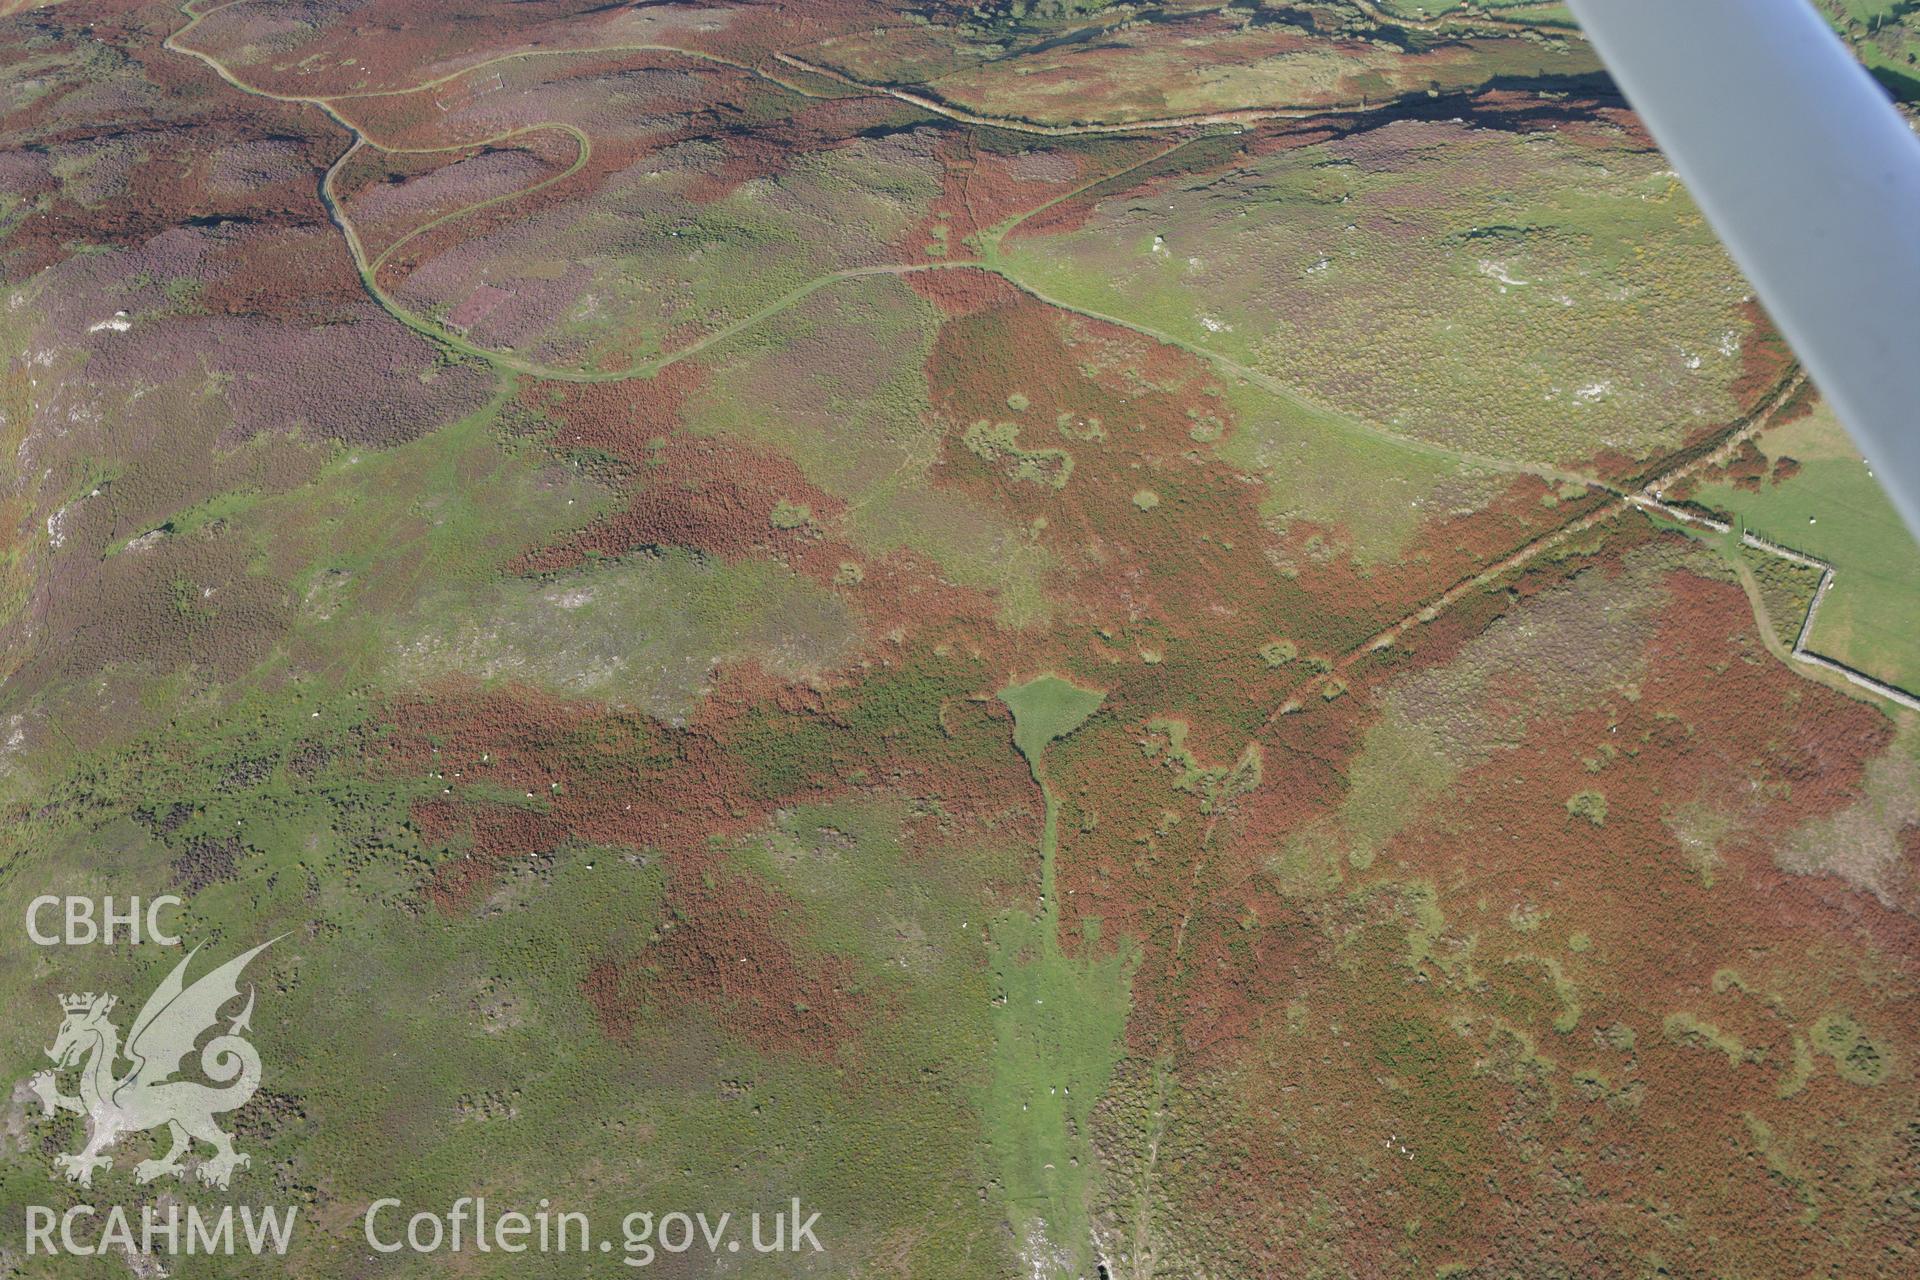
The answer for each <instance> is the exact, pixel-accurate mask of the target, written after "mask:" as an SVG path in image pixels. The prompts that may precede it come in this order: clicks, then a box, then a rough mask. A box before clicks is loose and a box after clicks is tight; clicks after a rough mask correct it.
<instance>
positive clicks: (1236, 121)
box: [773, 53, 1389, 138]
mask: <svg viewBox="0 0 1920 1280" xmlns="http://www.w3.org/2000/svg"><path fill="white" fill-rule="evenodd" d="M773 59H774V61H775V62H778V63H781V64H782V65H784V66H789V67H792V68H793V69H794V70H796V71H804V72H806V73H807V74H808V75H813V76H819V77H820V78H822V79H824V80H831V81H833V82H834V83H835V84H840V85H845V86H846V87H848V88H850V89H857V90H859V91H860V92H862V93H866V94H874V95H880V96H885V97H889V98H897V99H899V100H900V101H901V102H905V103H908V104H910V105H912V106H915V107H918V108H920V109H921V110H922V111H931V112H933V113H934V114H935V115H940V116H945V117H946V118H947V119H949V120H953V121H956V122H958V123H960V124H970V125H976V126H979V127H981V128H985V129H1002V130H1005V131H1006V132H1008V133H1026V134H1032V135H1034V136H1036V137H1042V138H1075V137H1090V136H1098V135H1103V134H1126V133H1160V132H1165V131H1166V130H1169V129H1193V128H1201V127H1205V126H1208V125H1238V126H1241V127H1245V126H1249V125H1256V124H1265V123H1267V122H1269V121H1273V120H1313V119H1316V118H1318V117H1321V116H1330V115H1361V114H1366V113H1371V112H1374V111H1378V110H1381V109H1382V108H1383V107H1384V106H1387V105H1389V104H1387V103H1366V102H1340V103H1329V104H1327V105H1325V106H1296V107H1246V108H1241V109H1238V110H1232V111H1203V112H1198V113H1195V114H1192V115H1179V116H1143V117H1141V118H1140V119H1138V120H1111V121H1101V122H1095V123H1081V124H1047V123H1045V122H1043V121H1038V120H1022V119H1020V118H1018V117H1017V116H988V115H981V114H980V113H978V112H975V111H969V110H968V109H967V108H965V107H960V106H955V105H954V104H953V103H950V102H943V101H941V100H940V99H939V98H936V97H933V96H931V95H929V94H925V93H916V92H914V91H913V90H912V89H902V88H900V87H898V86H896V85H885V84H873V83H870V82H868V81H865V80H856V79H854V78H853V77H852V76H850V75H847V74H846V73H845V72H842V71H836V70H834V69H833V68H832V67H825V66H821V65H820V64H819V63H817V62H809V61H807V60H806V59H805V58H798V57H795V56H794V55H793V54H790V53H776V54H774V55H773Z"/></svg>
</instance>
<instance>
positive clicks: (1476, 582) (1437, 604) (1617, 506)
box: [1260, 369, 1806, 732]
mask: <svg viewBox="0 0 1920 1280" xmlns="http://www.w3.org/2000/svg"><path fill="white" fill-rule="evenodd" d="M1805 382H1806V374H1805V373H1804V372H1801V371H1799V370H1797V369H1796V371H1795V372H1794V373H1793V374H1792V375H1790V376H1789V377H1788V378H1787V379H1786V380H1785V381H1784V382H1783V383H1782V384H1781V385H1780V387H1779V388H1778V389H1777V390H1775V392H1774V394H1773V395H1772V396H1771V397H1769V398H1768V399H1767V400H1766V402H1765V403H1763V404H1762V405H1760V406H1759V407H1758V408H1756V409H1754V410H1753V411H1752V412H1750V413H1748V414H1747V415H1746V416H1745V417H1744V418H1742V419H1741V420H1740V421H1739V422H1738V423H1736V424H1735V426H1734V427H1733V428H1732V429H1731V430H1730V431H1728V432H1727V434H1726V435H1725V436H1724V437H1723V438H1722V439H1721V440H1720V442H1719V443H1718V444H1716V445H1715V446H1714V447H1713V449H1712V450H1710V451H1708V452H1706V453H1703V454H1699V455H1698V456H1695V457H1692V458H1689V459H1687V460H1686V461H1684V462H1680V463H1677V464H1675V465H1673V466H1671V467H1668V468H1664V469H1662V470H1661V471H1660V472H1658V473H1657V474H1656V475H1654V476H1653V477H1652V478H1651V479H1649V480H1648V481H1646V482H1645V483H1644V484H1642V485H1641V486H1640V487H1639V488H1637V489H1635V490H1634V491H1632V492H1631V493H1626V494H1621V495H1619V496H1617V497H1614V498H1613V499H1611V500H1610V501H1608V502H1606V503H1604V504H1602V505H1601V506H1599V507H1597V508H1595V509H1594V510H1592V511H1590V512H1588V513H1587V514H1586V515H1584V516H1579V517H1577V518H1575V519H1573V520H1570V521H1568V522H1567V523H1566V524H1563V525H1561V526H1560V527H1559V528H1557V529H1555V530H1553V531H1552V532H1550V533H1546V534H1542V535H1541V536H1540V537H1538V538H1536V539H1534V540H1533V541H1532V542H1529V543H1527V544H1526V545H1525V546H1524V547H1521V548H1519V549H1518V550H1516V551H1513V552H1512V553H1510V554H1508V555H1506V556H1503V557H1502V558H1501V559H1499V560H1497V561H1495V562H1494V563H1493V564H1491V565H1488V566H1487V567H1486V568H1484V569H1482V570H1480V571H1479V572H1477V573H1474V574H1472V575H1471V576H1469V577H1466V578H1462V579H1461V580H1460V581H1459V582H1456V583H1454V584H1453V585H1452V586H1451V587H1448V588H1447V589H1446V590H1445V591H1443V592H1441V593H1440V594H1439V595H1438V596H1436V597H1434V598H1433V599H1432V600H1429V601H1428V602H1427V603H1426V604H1424V605H1422V606H1421V607H1420V608H1418V609H1416V610H1414V611H1413V612H1411V613H1409V614H1407V615H1406V616H1405V617H1403V618H1401V619H1400V620H1399V621H1397V622H1395V623H1393V624H1392V625H1391V626H1389V627H1387V628H1386V629H1385V630H1383V631H1378V632H1375V633H1374V634H1373V635H1371V636H1369V637H1368V638H1367V639H1365V640H1363V641H1361V642H1360V643H1359V644H1357V645H1355V646H1354V647H1353V648H1351V649H1349V650H1347V651H1346V652H1345V653H1343V654H1341V655H1340V656H1339V657H1338V658H1336V659H1335V660H1334V661H1333V663H1332V664H1331V666H1330V669H1329V670H1327V671H1324V672H1322V673H1320V674H1319V675H1316V676H1314V677H1313V678H1312V679H1310V680H1307V681H1305V682H1303V683H1302V684H1300V685H1298V686H1296V687H1295V688H1294V690H1293V691H1292V692H1290V693H1289V694H1288V696H1287V698H1286V700H1285V701H1284V702H1282V703H1281V704H1280V705H1279V706H1277V707H1275V708H1274V709H1273V711H1272V713H1270V714H1269V715H1268V716H1267V718H1266V719H1265V720H1264V721H1262V722H1261V727H1260V728H1261V731H1262V732H1264V731H1265V730H1267V729H1269V728H1271V727H1272V726H1273V725H1274V723H1275V722H1276V721H1278V720H1279V719H1280V718H1281V717H1282V716H1286V715H1291V714H1293V713H1294V712H1296V711H1299V710H1300V709H1301V708H1302V707H1304V706H1305V705H1306V703H1305V702H1304V701H1303V699H1305V698H1306V697H1307V696H1308V695H1310V694H1313V693H1314V692H1316V691H1318V690H1321V689H1324V688H1325V687H1326V686H1327V685H1328V683H1329V682H1330V681H1333V680H1335V679H1338V678H1339V677H1340V676H1341V675H1342V674H1344V673H1345V672H1348V671H1350V670H1352V669H1353V667H1354V665H1355V664H1357V663H1359V662H1361V661H1362V660H1364V659H1365V658H1366V657H1367V655H1369V654H1371V653H1374V652H1377V651H1378V650H1381V649H1385V648H1387V647H1389V646H1390V645H1392V644H1393V643H1394V642H1395V641H1397V640H1399V639H1400V637H1401V636H1403V635H1405V634H1406V633H1407V632H1408V631H1409V630H1411V629H1412V628H1414V627H1416V626H1419V625H1420V624H1422V623H1425V622H1430V621H1432V620H1433V619H1434V618H1436V617H1438V616H1439V615H1440V614H1441V613H1442V612H1444V611H1445V610H1446V609H1447V608H1449V607H1451V606H1452V605H1453V604H1455V603H1457V602H1458V601H1459V600H1460V599H1461V598H1462V597H1464V596H1465V595H1466V594H1467V593H1469V592H1471V591H1476V590H1479V589H1481V588H1483V587H1486V586H1490V585H1491V584H1493V583H1494V582H1496V581H1498V580H1499V579H1500V578H1503V577H1505V576H1506V575H1508V574H1510V573H1512V572H1513V571H1514V570H1516V569H1519V568H1522V567H1524V566H1525V565H1527V564H1529V563H1531V562H1532V561H1534V560H1537V559H1539V558H1540V557H1541V556H1543V555H1546V554H1547V553H1548V552H1550V551H1554V550H1557V549H1558V548H1560V547H1562V546H1564V545H1566V543H1567V542H1568V541H1569V540H1571V539H1573V538H1576V537H1578V536H1579V535H1580V534H1583V533H1585V532H1587V531H1588V530H1590V529H1592V528H1594V527H1595V526H1597V525H1601V524H1604V523H1606V522H1607V521H1609V520H1611V519H1613V518H1614V517H1615V516H1618V515H1622V514H1624V513H1625V512H1627V511H1630V510H1635V509H1644V508H1645V507H1647V506H1648V505H1661V498H1660V494H1661V492H1662V491H1663V490H1665V489H1666V488H1668V487H1670V486H1671V485H1673V484H1675V483H1676V482H1678V481H1680V480H1684V479H1686V478H1687V477H1688V476H1691V475H1694V474H1696V473H1698V472H1700V471H1704V470H1706V469H1708V468H1710V467H1715V466H1718V465H1720V464H1721V463H1723V462H1725V461H1726V460H1727V459H1728V458H1730V457H1731V456H1732V455H1733V454H1734V452H1735V451H1736V450H1738V449H1739V447H1740V446H1741V445H1742V444H1743V443H1745V442H1746V441H1747V440H1750V439H1752V438H1753V437H1754V436H1755V435H1758V434H1759V433H1760V432H1761V431H1762V430H1763V429H1764V428H1765V427H1766V425H1767V424H1768V423H1769V422H1771V421H1773V418H1774V416H1775V415H1776V414H1778V413H1779V412H1780V410H1781V409H1783V408H1785V407H1786V405H1787V404H1788V402H1789V401H1791V400H1792V399H1793V398H1794V396H1795V395H1797V394H1798V393H1799V391H1800V389H1801V387H1802V385H1803V384H1804V383H1805Z"/></svg>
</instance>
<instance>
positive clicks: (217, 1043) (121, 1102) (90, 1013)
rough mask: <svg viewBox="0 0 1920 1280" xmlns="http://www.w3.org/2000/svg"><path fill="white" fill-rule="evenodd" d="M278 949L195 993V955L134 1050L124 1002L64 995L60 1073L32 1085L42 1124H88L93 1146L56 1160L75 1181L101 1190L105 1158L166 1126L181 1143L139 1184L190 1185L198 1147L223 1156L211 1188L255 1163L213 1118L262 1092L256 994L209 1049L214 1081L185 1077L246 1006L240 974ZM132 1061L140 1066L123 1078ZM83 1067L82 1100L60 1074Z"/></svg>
mask: <svg viewBox="0 0 1920 1280" xmlns="http://www.w3.org/2000/svg"><path fill="white" fill-rule="evenodd" d="M276 941H278V939H272V940H269V941H267V942H263V943H261V944H260V945H259V946H257V947H255V948H254V949H253V950H251V951H248V952H246V953H245V954H243V955H241V956H238V957H236V958H235V959H232V960H229V961H227V963H225V964H223V965H221V966H220V967H219V968H218V969H215V970H213V971H212V972H211V973H208V974H206V975H204V976H202V977H201V978H200V979H198V980H197V981H196V982H194V984H193V985H192V986H188V985H187V981H186V974H187V965H188V964H189V963H190V962H191V961H192V960H193V957H194V956H195V955H197V954H198V953H199V950H200V948H198V947H195V948H194V949H193V950H192V951H190V952H188V953H187V955H186V956H185V958H183V959H182V960H181V961H180V963H179V964H177V965H175V966H174V968H173V972H172V973H169V974H168V975H167V976H166V978H165V980H163V981H162V982H161V983H160V985H159V986H158V987H156V988H155V989H154V992H153V994H152V995H151V996H149V997H147V1002H146V1004H144V1005H142V1006H141V1009H140V1013H139V1016H137V1017H136V1018H134V1020H133V1026H132V1027H131V1028H130V1029H129V1030H128V1032H127V1038H126V1045H125V1048H124V1049H123V1048H122V1047H121V1040H120V1029H119V1028H118V1027H116V1026H115V1025H114V1024H113V1022H112V1021H111V1020H110V1019H109V1018H108V1016H107V1015H108V1014H110V1013H112V1012H113V1007H114V1005H115V1003H117V999H116V997H114V996H110V995H95V994H94V993H93V992H91V991H89V992H87V993H85V994H84V995H71V996H61V997H60V1007H61V1009H63V1010H64V1011H65V1012H66V1019H65V1020H64V1021H63V1022H61V1024H60V1034H59V1035H57V1036H55V1037H54V1041H53V1047H52V1048H50V1049H48V1050H47V1056H48V1057H50V1058H52V1059H53V1061H54V1066H55V1069H54V1070H53V1071H42V1072H41V1073H40V1074H38V1075H36V1076H34V1077H33V1079H31V1080H30V1081H28V1082H27V1083H28V1087H29V1088H30V1089H32V1090H33V1092H34V1094H35V1095H36V1096H37V1097H38V1098H39V1099H40V1105H41V1107H42V1108H43V1109H44V1111H45V1114H44V1115H43V1116H42V1117H41V1119H43V1120H50V1119H52V1118H54V1117H55V1116H56V1115H58V1114H59V1113H60V1112H62V1111H75V1112H78V1113H80V1114H81V1115H83V1116H85V1117H86V1118H87V1144H86V1146H85V1147H83V1148H82V1149H81V1150H80V1151H78V1152H77V1153H74V1154H70V1155H69V1154H62V1155H58V1156H55V1157H54V1160H53V1166H54V1168H55V1169H58V1170H59V1171H60V1172H62V1173H64V1174H65V1175H66V1176H67V1181H69V1182H76V1183H78V1184H79V1185H81V1186H83V1187H90V1186H92V1185H93V1175H94V1171H95V1170H97V1169H100V1168H102V1167H109V1168H110V1167H111V1166H112V1164H113V1157H112V1156H110V1155H107V1154H105V1153H106V1151H107V1149H108V1148H109V1147H111V1146H113V1144H114V1143H115V1142H117V1141H118V1140H119V1139H120V1138H121V1136H122V1135H124V1134H129V1133H138V1132H141V1131H142V1130H146V1129H158V1128H161V1127H162V1126H164V1127H165V1128H166V1130H167V1134H168V1137H169V1138H170V1140H171V1143H172V1145H171V1146H170V1147H169V1148H168V1150H167V1153H166V1154H165V1155H164V1156H161V1157H160V1158H159V1159H157V1160H142V1161H140V1162H139V1163H138V1164H136V1165H135V1166H134V1170H133V1174H134V1177H135V1178H136V1179H138V1180H139V1181H140V1182H143V1183H146V1182H152V1181H153V1180H154V1179H155V1178H159V1177H161V1176H163V1175H166V1174H172V1175H173V1176H174V1177H176V1178H184V1177H186V1174H187V1169H186V1165H185V1164H184V1163H182V1160H181V1157H182V1156H184V1155H186V1154H187V1152H188V1149H189V1148H190V1147H191V1146H192V1144H193V1142H194V1141H196V1140H197V1141H200V1142H203V1143H205V1144H207V1145H208V1146H210V1147H212V1148H213V1155H212V1156H211V1157H209V1158H208V1159H207V1160H205V1161H204V1162H203V1163H202V1164H201V1165H200V1168H199V1176H200V1181H201V1182H203V1183H206V1184H207V1185H208V1186H212V1187H219V1188H221V1189H223V1190H224V1189H225V1188H226V1187H227V1185H228V1183H229V1182H231V1181H232V1179H233V1173H234V1170H236V1169H244V1168H246V1167H247V1165H249V1164H250V1163H252V1161H251V1159H250V1158H249V1157H248V1156H247V1155H246V1154H245V1153H244V1152H239V1151H235V1150H234V1149H233V1136H232V1135H231V1134H229V1133H227V1132H226V1131H225V1130H223V1129H221V1127H220V1126H219V1125H217V1124H215V1123H214V1120H213V1118H214V1117H215V1116H216V1115H219V1114H220V1113H221V1112H225V1111H232V1110H234V1109H236V1108H238V1107H242V1106H245V1105H246V1102H247V1099H249V1098H251V1097H253V1095H254V1093H255V1092H257V1091H258V1090H259V1088H260V1054H259V1052H258V1051H257V1050H255V1049H254V1047H253V1045H251V1044H250V1043H248V1042H247V1040H246V1039H245V1036H244V1033H245V1032H247V1031H248V1030H250V1029H251V1021H252V1018H253V997H254V993H253V989H252V988H251V987H249V988H248V989H247V1003H246V1007H245V1008H243V1009H241V1010H240V1012H239V1013H238V1014H236V1015H234V1016H233V1018H232V1019H231V1020H230V1021H229V1022H227V1024H226V1029H225V1030H224V1031H219V1033H218V1034H216V1035H215V1036H214V1037H213V1038H212V1039H210V1040H208V1041H207V1042H206V1044H205V1045H202V1046H199V1064H200V1074H201V1075H204V1076H205V1077H206V1079H207V1080H210V1081H212V1083H211V1084H204V1083H201V1082H200V1081H199V1080H194V1079H183V1078H181V1077H182V1071H183V1069H184V1068H185V1066H186V1062H187V1059H188V1058H189V1057H191V1056H192V1055H193V1053H194V1050H195V1047H196V1045H198V1042H199V1040H200V1038H201V1037H202V1036H203V1035H205V1034H206V1033H207V1032H208V1031H210V1030H212V1031H218V1029H219V1025H220V1021H221V1019H220V1011H221V1009H223V1008H224V1007H225V1006H226V1005H227V1004H228V1003H229V1002H231V1001H233V1000H236V999H238V998H239V995H240V975H241V972H242V971H243V970H245V969H246V967H247V963H248V962H249V961H251V960H252V959H253V958H254V957H255V956H257V955H259V954H260V953H261V952H262V951H265V950H266V949H267V948H268V947H270V946H272V945H273V943H274V942H276ZM122 1059H124V1060H126V1061H127V1062H130V1063H131V1064H132V1065H131V1066H130V1067H129V1068H128V1069H127V1070H126V1071H125V1072H124V1073H117V1072H116V1067H117V1066H118V1064H119V1063H120V1062H121V1061H122ZM74 1068H78V1069H79V1073H80V1083H79V1093H78V1094H77V1095H76V1094H65V1093H61V1092H60V1088H59V1073H60V1072H65V1071H68V1070H72V1069H74Z"/></svg>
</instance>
